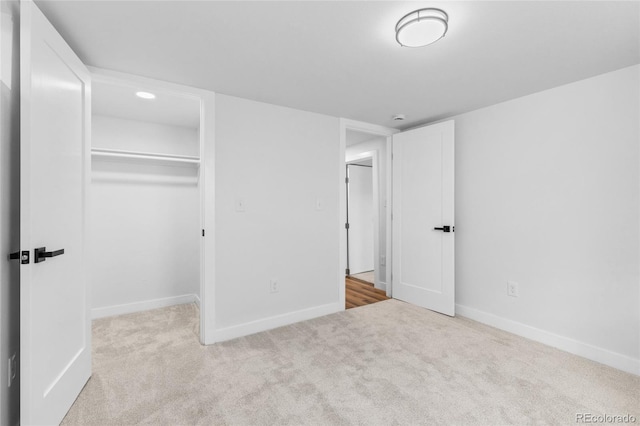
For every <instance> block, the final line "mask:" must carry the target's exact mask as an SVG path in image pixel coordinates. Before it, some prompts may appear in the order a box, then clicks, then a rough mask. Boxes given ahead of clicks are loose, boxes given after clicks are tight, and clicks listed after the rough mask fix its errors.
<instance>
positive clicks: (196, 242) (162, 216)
mask: <svg viewBox="0 0 640 426" xmlns="http://www.w3.org/2000/svg"><path fill="white" fill-rule="evenodd" d="M92 136H93V140H92V144H93V146H94V147H96V148H105V147H109V148H119V149H125V150H132V151H145V152H162V153H167V152H171V153H173V154H183V155H194V154H195V155H197V151H195V152H194V151H193V148H192V147H193V146H195V147H196V149H197V146H198V133H197V131H196V130H193V129H185V128H179V127H175V126H166V125H159V124H154V123H145V122H136V121H132V120H123V119H118V118H113V117H104V116H94V117H93V131H92ZM156 142H157V144H156ZM171 142H173V145H176V146H181V147H182V149H176V148H173V147H172V146H171ZM92 168H93V170H92V187H91V249H92V256H91V257H92V279H93V288H92V292H93V296H92V297H93V306H92V307H93V311H94V317H99V316H104V315H110V314H116V313H124V312H132V311H136V310H141V309H145V308H153V307H157V306H161V305H162V304H171V303H178V302H184V301H189V300H190V298H189V297H188V296H189V295H191V299H192V298H193V295H198V294H199V279H200V278H199V277H200V238H201V236H200V232H201V230H200V225H199V223H200V222H199V208H200V207H199V205H200V201H199V189H198V170H197V168H195V167H175V166H161V165H157V164H153V163H148V162H133V163H127V162H122V161H106V160H98V159H96V158H94V159H93V161H92ZM163 301H164V302H163Z"/></svg>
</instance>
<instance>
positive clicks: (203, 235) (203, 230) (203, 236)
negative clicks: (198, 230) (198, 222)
mask: <svg viewBox="0 0 640 426" xmlns="http://www.w3.org/2000/svg"><path fill="white" fill-rule="evenodd" d="M202 236H203V237H204V229H203V230H202Z"/></svg>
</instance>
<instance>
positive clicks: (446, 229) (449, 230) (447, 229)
mask: <svg viewBox="0 0 640 426" xmlns="http://www.w3.org/2000/svg"><path fill="white" fill-rule="evenodd" d="M453 229H455V227H453V226H449V225H445V226H443V227H442V228H433V230H434V231H442V232H452V231H453Z"/></svg>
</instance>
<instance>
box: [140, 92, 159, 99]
mask: <svg viewBox="0 0 640 426" xmlns="http://www.w3.org/2000/svg"><path fill="white" fill-rule="evenodd" d="M136 96H137V97H139V98H142V99H155V98H156V95H154V94H153V93H149V92H136Z"/></svg>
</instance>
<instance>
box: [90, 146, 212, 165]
mask: <svg viewBox="0 0 640 426" xmlns="http://www.w3.org/2000/svg"><path fill="white" fill-rule="evenodd" d="M91 154H92V155H96V156H99V157H116V158H133V159H142V160H159V161H174V162H180V163H190V164H199V163H200V159H199V158H198V157H191V156H186V155H170V154H151V153H148V152H135V151H122V150H117V149H104V148H93V149H91Z"/></svg>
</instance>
